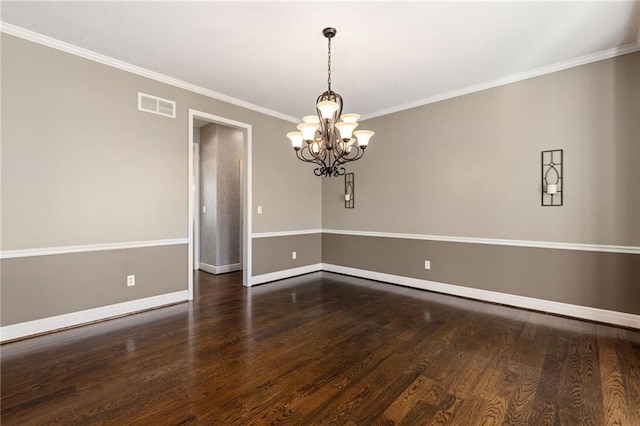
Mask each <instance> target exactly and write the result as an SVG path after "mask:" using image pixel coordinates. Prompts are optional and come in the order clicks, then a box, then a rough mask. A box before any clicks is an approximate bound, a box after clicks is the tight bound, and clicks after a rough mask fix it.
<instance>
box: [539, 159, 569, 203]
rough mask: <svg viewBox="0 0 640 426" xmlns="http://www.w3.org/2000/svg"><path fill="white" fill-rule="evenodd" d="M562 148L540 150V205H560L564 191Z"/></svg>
mask: <svg viewBox="0 0 640 426" xmlns="http://www.w3.org/2000/svg"><path fill="white" fill-rule="evenodd" d="M563 163H564V159H563V150H561V149H552V150H548V151H542V154H541V156H540V164H541V169H540V173H541V179H542V199H541V200H542V201H541V202H542V205H543V206H556V207H559V206H562V203H563V201H564V200H563V195H562V194H563V192H564V168H563Z"/></svg>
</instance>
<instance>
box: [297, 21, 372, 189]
mask: <svg viewBox="0 0 640 426" xmlns="http://www.w3.org/2000/svg"><path fill="white" fill-rule="evenodd" d="M336 32H337V31H336V29H335V28H325V29H324V30H322V34H323V35H324V36H325V37H326V38H327V40H328V51H329V55H328V61H327V62H328V78H327V84H328V86H329V87H328V90H327V91H326V92H324V93H323V94H321V95H320V96H318V99H317V100H316V112H317V114H316V115H307V116H305V117H302V121H303V123H302V124H299V125H298V130H299V131H298V132H289V133H287V137H288V138H289V139H290V140H291V145H292V146H293V149H294V150H295V151H296V156H297V157H298V158H299V159H300V160H302V161H305V162H307V163H313V164H316V165H317V167H316V168H315V169H314V170H313V173H314V174H315V175H316V176H327V177H329V176H342V175H344V174H345V172H346V170H345V168H344V167H343V166H344V164H345V163H348V162H350V161H356V160H359V159H360V158H362V156H363V155H364V151H365V149H366V148H367V145H369V139H371V137H372V136H373V135H374V132H372V131H371V130H355V128H356V127H358V119H359V118H360V116H359V115H358V114H343V113H342V105H343V102H342V96H340V95H339V94H338V93H336V92H334V91H333V90H331V39H332V38H333V37H334V36H335V35H336ZM354 130H355V131H354Z"/></svg>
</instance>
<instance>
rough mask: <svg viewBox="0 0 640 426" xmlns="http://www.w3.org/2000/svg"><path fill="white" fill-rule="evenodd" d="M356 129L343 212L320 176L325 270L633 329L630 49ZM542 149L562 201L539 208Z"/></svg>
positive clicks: (639, 73)
mask: <svg viewBox="0 0 640 426" xmlns="http://www.w3.org/2000/svg"><path fill="white" fill-rule="evenodd" d="M366 127H367V128H370V129H373V130H375V131H376V135H375V137H374V139H373V141H372V143H371V145H370V148H369V149H368V150H367V153H366V155H365V158H364V159H363V160H361V161H359V162H357V163H355V164H353V165H352V166H351V167H350V171H353V172H354V173H355V209H345V208H344V201H343V199H344V198H343V188H344V182H343V180H342V179H337V180H331V179H327V180H325V181H324V185H323V213H322V214H323V217H322V226H323V229H324V234H323V240H322V258H323V263H325V264H327V265H329V266H325V267H324V269H330V270H336V271H339V272H346V273H353V274H360V275H362V276H365V275H366V276H368V277H372V278H376V277H377V278H378V279H383V280H386V281H395V282H397V283H399V284H406V285H416V286H423V287H424V288H432V289H436V290H441V291H446V292H453V293H455V294H460V295H467V296H470V297H477V298H486V299H488V300H494V301H500V302H504V303H513V304H516V305H520V306H527V307H532V308H535V309H541V310H550V311H553V312H559V313H567V314H573V311H572V309H574V308H575V307H576V306H580V307H584V308H585V309H584V312H586V314H585V315H584V316H586V317H590V318H593V319H600V320H608V319H609V317H610V316H611V315H613V316H615V315H616V314H615V313H622V315H621V318H622V320H621V321H620V322H621V323H623V324H625V325H630V326H635V327H640V317H639V316H638V314H640V53H638V52H636V53H633V54H628V55H624V56H619V57H616V58H612V59H608V60H603V61H599V62H594V63H591V64H587V65H582V66H578V67H575V68H571V69H566V70H563V71H559V72H555V73H552V74H547V75H543V76H540V77H536V78H532V79H528V80H524V81H520V82H517V83H513V84H508V85H504V86H501V87H496V88H493V89H490V90H484V91H481V92H477V93H473V94H469V95H466V96H461V97H457V98H453V99H449V100H445V101H441V102H437V103H434V104H430V105H426V106H422V107H419V108H414V109H410V110H406V111H403V112H398V113H395V114H390V115H387V116H383V117H379V118H374V119H371V120H368V121H367V122H366ZM549 149H563V150H564V206H562V207H543V206H541V205H540V204H541V203H540V193H541V190H542V188H541V179H540V168H541V166H540V152H541V151H543V150H549ZM425 260H429V261H430V262H431V265H430V267H431V268H430V269H429V270H427V269H425V264H424V262H425ZM385 274H386V275H388V276H385ZM440 284H446V285H449V287H442V286H440V287H438V286H439V285H440ZM504 295H509V296H513V298H512V299H509V297H506V298H505V297H502V296H504ZM526 298H529V299H526ZM534 299H535V300H534ZM527 300H529V302H530V304H529V305H527V303H525V302H526V301H527ZM523 301H524V302H523ZM545 301H548V302H549V303H545ZM521 302H522V303H521ZM562 304H570V305H572V306H569V307H567V306H564V305H562ZM574 305H575V306H574ZM563 306H564V307H563ZM563 309H564V310H563ZM576 309H577V308H576ZM604 311H607V312H604ZM609 311H612V312H613V313H612V312H609ZM625 314H631V315H625ZM578 316H580V315H578Z"/></svg>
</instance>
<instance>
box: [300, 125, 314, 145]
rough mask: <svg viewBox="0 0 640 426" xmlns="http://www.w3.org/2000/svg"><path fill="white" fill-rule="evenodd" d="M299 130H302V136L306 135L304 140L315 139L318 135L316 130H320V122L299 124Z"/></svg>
mask: <svg viewBox="0 0 640 426" xmlns="http://www.w3.org/2000/svg"><path fill="white" fill-rule="evenodd" d="M298 130H300V131H301V132H302V136H304V140H307V141H310V140H313V139H314V138H315V136H316V130H318V124H317V123H302V124H298Z"/></svg>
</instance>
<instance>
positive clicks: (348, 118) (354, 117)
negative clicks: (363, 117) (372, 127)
mask: <svg viewBox="0 0 640 426" xmlns="http://www.w3.org/2000/svg"><path fill="white" fill-rule="evenodd" d="M359 118H360V114H342V115H341V116H340V119H341V120H342V121H344V122H345V123H355V122H356V121H358V119H359Z"/></svg>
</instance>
